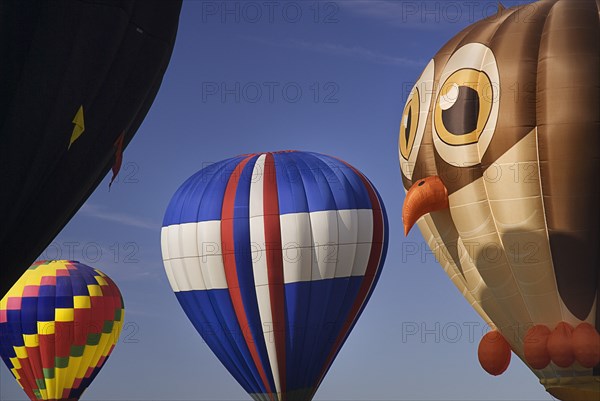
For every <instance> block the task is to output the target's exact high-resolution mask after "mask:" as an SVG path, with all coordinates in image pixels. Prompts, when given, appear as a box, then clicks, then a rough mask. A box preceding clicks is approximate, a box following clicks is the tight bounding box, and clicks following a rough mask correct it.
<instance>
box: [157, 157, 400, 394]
mask: <svg viewBox="0 0 600 401" xmlns="http://www.w3.org/2000/svg"><path fill="white" fill-rule="evenodd" d="M387 237H388V236H387V219H386V215H385V210H384V207H383V203H382V201H381V198H380V197H379V195H378V194H377V191H376V190H375V188H374V187H373V185H372V184H371V183H370V182H369V180H368V179H367V178H366V177H365V176H364V175H363V174H361V173H360V172H359V171H358V170H357V169H355V168H354V167H352V166H350V165H349V164H347V163H345V162H343V161H341V160H339V159H336V158H333V157H330V156H325V155H322V154H318V153H310V152H298V151H285V152H274V153H260V154H258V153H257V154H249V155H242V156H238V157H234V158H231V159H227V160H224V161H221V162H219V163H215V164H212V165H211V166H209V167H206V168H204V169H202V170H200V171H199V172H198V173H196V174H195V175H193V176H192V177H191V178H189V179H188V180H187V181H186V182H185V183H184V184H183V185H182V186H181V187H180V188H179V189H178V190H177V192H176V193H175V195H174V196H173V198H172V200H171V202H170V204H169V206H168V208H167V211H166V214H165V218H164V223H163V228H162V233H161V242H162V254H163V260H164V265H165V270H166V273H167V276H168V279H169V282H170V284H171V286H172V287H173V290H174V291H175V294H176V296H177V299H178V300H179V302H180V304H181V306H182V307H183V309H184V311H185V313H186V314H187V316H188V317H189V318H190V320H191V321H192V323H193V325H194V326H195V328H196V329H197V330H198V332H199V333H200V334H201V335H202V337H203V338H204V340H205V342H206V344H208V346H209V347H210V348H211V349H212V351H213V352H214V353H215V354H216V356H217V357H218V358H219V360H220V361H221V362H222V363H223V365H224V366H225V367H226V368H227V370H228V371H229V372H230V373H231V374H232V375H233V377H234V378H235V379H236V380H237V381H238V382H239V383H240V384H241V385H242V387H243V388H244V390H245V391H247V392H248V393H249V394H250V395H251V397H252V398H253V399H255V400H271V401H277V400H288V401H293V400H298V401H299V400H303V401H309V400H311V399H312V397H313V395H314V393H315V392H316V391H317V388H318V387H319V384H320V383H321V381H322V380H323V378H324V376H325V374H326V373H327V371H328V369H329V367H330V366H331V364H332V362H333V360H334V359H335V357H336V355H337V353H338V352H339V350H340V348H341V346H342V345H343V343H344V342H345V340H346V338H347V337H348V335H349V333H350V331H351V330H352V328H353V326H354V325H355V323H356V321H357V319H358V317H359V316H360V314H361V313H362V311H363V309H364V307H365V305H366V303H367V301H368V299H369V297H370V296H371V293H372V292H373V289H374V288H375V284H376V283H377V280H378V278H379V275H380V273H381V268H382V265H383V262H384V259H385V254H386V249H387Z"/></svg>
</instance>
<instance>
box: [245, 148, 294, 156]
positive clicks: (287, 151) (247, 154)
mask: <svg viewBox="0 0 600 401" xmlns="http://www.w3.org/2000/svg"><path fill="white" fill-rule="evenodd" d="M296 152H299V151H298V150H294V149H287V150H276V151H274V152H256V153H242V154H240V155H238V157H243V156H247V157H249V156H257V155H268V154H272V155H273V154H275V155H276V154H281V153H296Z"/></svg>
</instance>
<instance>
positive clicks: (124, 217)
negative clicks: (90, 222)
mask: <svg viewBox="0 0 600 401" xmlns="http://www.w3.org/2000/svg"><path fill="white" fill-rule="evenodd" d="M79 213H81V214H82V215H84V216H87V217H92V218H96V219H100V220H105V221H110V222H114V223H118V224H122V225H125V226H129V227H136V228H144V229H147V230H153V231H155V230H157V229H159V228H160V224H158V223H156V222H153V221H150V220H147V219H143V218H140V217H136V216H132V215H130V214H126V213H119V212H114V211H112V210H107V209H106V208H105V207H102V206H98V205H93V204H88V203H86V204H84V205H83V206H82V207H81V209H80V210H79Z"/></svg>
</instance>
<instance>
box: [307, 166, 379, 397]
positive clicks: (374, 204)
mask: <svg viewBox="0 0 600 401" xmlns="http://www.w3.org/2000/svg"><path fill="white" fill-rule="evenodd" d="M342 162H343V161H342ZM343 163H344V164H345V165H346V166H348V167H349V168H350V169H352V171H354V172H355V173H356V175H358V176H359V177H360V179H361V181H362V182H363V185H364V186H365V188H367V191H368V193H369V200H370V201H371V209H372V210H373V236H372V240H371V253H370V254H369V261H368V263H367V270H366V272H365V275H364V276H363V281H362V283H361V286H360V289H359V291H358V295H357V296H356V299H355V301H354V304H353V305H352V309H351V310H350V314H349V315H348V318H347V319H346V322H345V323H344V326H343V327H342V330H341V331H340V334H339V335H338V337H337V339H336V340H335V343H334V346H333V348H332V349H331V352H330V353H329V356H328V357H327V363H325V365H324V366H323V369H322V370H321V375H320V378H319V381H318V382H317V385H316V386H315V390H316V388H318V387H319V385H320V383H321V381H323V378H324V377H325V374H326V373H327V370H328V369H329V366H330V365H331V363H332V362H333V359H334V358H335V356H336V354H337V352H338V350H339V348H340V346H341V345H342V343H343V341H344V339H345V338H346V337H347V336H348V333H349V331H350V329H351V328H352V324H353V323H354V321H355V320H356V317H357V315H358V313H359V312H360V310H361V308H362V306H363V304H364V302H365V301H366V299H367V296H368V295H369V291H370V290H371V287H372V286H373V283H374V281H375V277H376V276H377V268H378V267H379V264H380V262H381V252H382V249H383V230H384V227H383V210H382V209H381V205H380V203H379V198H378V196H377V194H376V193H375V190H374V189H373V187H372V186H371V183H370V182H369V180H367V178H366V177H365V176H364V175H362V173H361V172H360V171H358V170H356V169H355V168H354V167H352V166H351V165H349V164H348V163H346V162H343Z"/></svg>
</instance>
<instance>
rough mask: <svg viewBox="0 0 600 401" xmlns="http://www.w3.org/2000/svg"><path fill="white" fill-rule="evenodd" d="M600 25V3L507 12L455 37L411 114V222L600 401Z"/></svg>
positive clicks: (550, 373)
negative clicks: (599, 331)
mask: <svg viewBox="0 0 600 401" xmlns="http://www.w3.org/2000/svg"><path fill="white" fill-rule="evenodd" d="M599 37H600V22H599V3H598V2H597V1H594V0H573V1H571V0H542V1H538V2H535V3H533V4H528V5H524V6H520V7H515V8H510V9H504V8H503V7H499V10H498V13H497V14H496V15H493V16H490V17H488V18H486V19H484V20H481V21H479V22H476V23H474V24H473V25H471V26H469V27H467V28H466V29H464V30H463V31H462V32H461V33H459V34H458V35H456V36H455V37H454V38H452V39H451V40H450V41H449V42H448V43H447V44H446V45H445V46H444V47H443V48H442V49H441V50H440V51H439V52H438V53H437V55H435V56H434V58H433V59H432V60H431V62H430V63H429V64H428V65H427V67H426V68H425V70H424V72H423V73H422V75H421V76H420V78H419V79H418V81H417V83H416V85H415V87H414V88H413V90H412V91H411V93H410V95H409V97H408V101H407V104H406V107H405V109H404V112H403V116H402V121H401V125H400V135H399V157H400V166H401V170H402V180H403V184H404V188H405V189H406V190H407V194H406V198H405V201H404V209H403V214H402V216H403V221H404V225H405V231H406V232H408V231H409V230H410V228H411V227H412V225H413V224H415V223H416V224H417V225H418V226H419V228H420V230H421V233H422V234H423V236H424V237H425V240H426V241H427V242H428V243H429V246H430V247H431V248H432V250H433V251H434V253H435V254H436V255H437V257H438V261H439V263H440V264H441V265H442V266H443V268H444V269H445V271H446V272H447V273H448V275H449V276H450V278H451V279H452V281H453V282H454V284H456V286H457V287H458V289H459V290H460V291H461V292H462V294H463V295H464V296H465V298H466V299H467V300H468V301H469V302H470V303H471V304H472V305H473V307H474V308H475V309H476V310H477V312H479V314H480V315H481V316H482V317H483V318H484V319H485V320H486V321H487V322H488V323H489V324H490V325H491V327H492V328H493V329H494V330H495V331H496V333H490V336H486V337H484V338H483V339H482V342H481V344H480V347H479V356H480V362H481V364H482V366H483V367H484V369H486V370H487V371H488V372H490V373H492V374H500V373H502V371H503V370H504V369H506V368H507V367H508V361H509V360H510V353H511V350H512V352H514V353H515V354H516V355H517V356H518V357H520V358H521V359H522V360H523V361H524V362H525V363H526V364H528V366H529V367H530V368H531V370H532V371H533V373H534V374H535V375H536V376H537V377H538V378H539V379H540V382H541V384H542V385H544V386H545V388H546V390H547V391H548V392H550V393H551V394H552V395H553V396H555V397H557V398H560V399H562V400H585V399H593V400H597V399H598V398H600V376H599V375H600V366H599V365H598V363H599V362H600V337H599V335H598V330H599V329H600V292H599V289H600V274H599V269H600V258H599V256H600V247H599V246H598V243H599V236H598V233H599V228H600V226H599V222H600V218H599V208H598V205H599V204H600V195H599V194H600V192H599V188H600V169H599V160H600V157H599V156H600V129H599V128H600V41H599V40H598V38H599Z"/></svg>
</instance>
